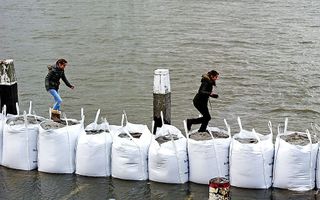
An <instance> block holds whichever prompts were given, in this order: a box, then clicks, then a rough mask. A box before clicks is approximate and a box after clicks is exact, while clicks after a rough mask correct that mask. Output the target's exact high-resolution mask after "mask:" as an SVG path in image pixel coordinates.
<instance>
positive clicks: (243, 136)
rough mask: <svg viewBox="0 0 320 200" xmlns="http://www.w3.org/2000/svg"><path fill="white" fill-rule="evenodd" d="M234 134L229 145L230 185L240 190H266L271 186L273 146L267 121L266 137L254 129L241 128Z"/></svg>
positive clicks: (270, 128) (270, 127)
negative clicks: (240, 188)
mask: <svg viewBox="0 0 320 200" xmlns="http://www.w3.org/2000/svg"><path fill="white" fill-rule="evenodd" d="M238 123H239V127H240V132H239V133H238V134H235V135H234V136H233V138H232V140H231V145H230V184H231V185H232V186H236V187H242V188H255V189H267V188H269V187H271V185H272V166H273V155H274V146H273V143H272V135H273V134H272V126H271V122H270V121H269V124H268V126H269V130H270V133H269V134H268V135H262V134H259V133H256V132H255V131H254V129H253V130H252V131H247V130H244V129H243V128H242V125H241V121H240V118H239V117H238Z"/></svg>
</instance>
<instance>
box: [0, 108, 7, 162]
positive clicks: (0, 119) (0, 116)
mask: <svg viewBox="0 0 320 200" xmlns="http://www.w3.org/2000/svg"><path fill="white" fill-rule="evenodd" d="M6 109H7V107H6V105H4V106H3V109H2V112H1V113H0V165H2V150H3V148H2V144H3V128H4V125H5V123H6V119H7V118H6V114H7V113H6Z"/></svg>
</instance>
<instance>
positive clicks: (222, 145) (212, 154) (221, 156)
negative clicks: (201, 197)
mask: <svg viewBox="0 0 320 200" xmlns="http://www.w3.org/2000/svg"><path fill="white" fill-rule="evenodd" d="M224 122H225V124H226V127H227V131H225V130H223V129H220V128H217V127H208V128H207V129H208V130H209V131H215V132H222V133H225V134H227V135H229V137H228V138H212V139H211V140H203V141H197V140H193V139H190V138H189V134H188V133H187V132H188V131H187V129H186V123H184V124H185V130H186V135H187V136H188V155H189V173H190V177H189V179H190V181H191V182H194V183H199V184H209V181H210V179H212V178H215V177H224V178H229V147H230V141H231V133H230V126H229V125H228V123H227V121H226V120H224Z"/></svg>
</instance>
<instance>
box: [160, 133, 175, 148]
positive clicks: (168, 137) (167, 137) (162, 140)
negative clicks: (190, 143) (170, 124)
mask: <svg viewBox="0 0 320 200" xmlns="http://www.w3.org/2000/svg"><path fill="white" fill-rule="evenodd" d="M172 139H173V140H178V139H179V138H178V136H176V135H172V137H171V135H169V134H168V135H164V136H159V137H157V138H156V141H157V142H158V143H159V145H161V144H163V143H166V142H169V141H172Z"/></svg>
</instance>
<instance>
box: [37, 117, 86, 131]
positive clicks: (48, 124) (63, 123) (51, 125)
mask: <svg viewBox="0 0 320 200" xmlns="http://www.w3.org/2000/svg"><path fill="white" fill-rule="evenodd" d="M79 123H80V122H76V121H74V120H68V126H72V125H76V124H79ZM66 125H67V122H66V120H64V119H62V120H61V122H54V121H51V120H47V121H44V122H42V123H41V124H40V126H41V127H42V128H43V129H44V130H49V129H59V128H63V127H66Z"/></svg>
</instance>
